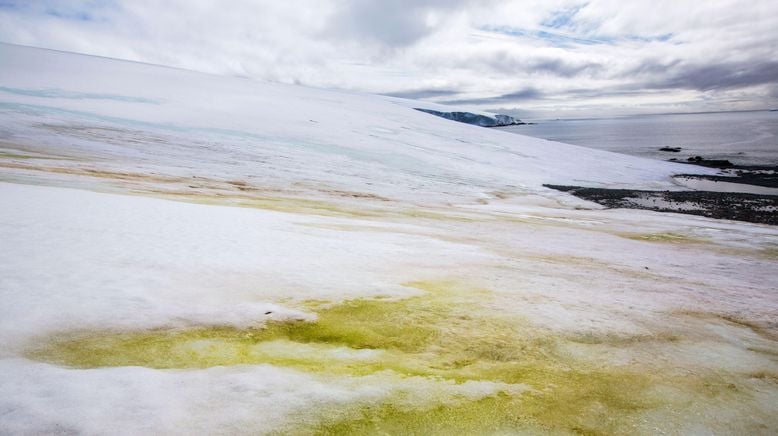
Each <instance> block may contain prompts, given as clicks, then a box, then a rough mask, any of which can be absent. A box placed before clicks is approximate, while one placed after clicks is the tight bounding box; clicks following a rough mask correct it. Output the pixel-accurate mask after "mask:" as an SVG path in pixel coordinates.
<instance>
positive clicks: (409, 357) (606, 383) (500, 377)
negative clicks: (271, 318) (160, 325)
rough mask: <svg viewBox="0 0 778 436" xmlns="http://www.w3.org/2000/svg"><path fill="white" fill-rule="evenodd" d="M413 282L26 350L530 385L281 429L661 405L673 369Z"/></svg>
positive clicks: (559, 428) (530, 421)
mask: <svg viewBox="0 0 778 436" xmlns="http://www.w3.org/2000/svg"><path fill="white" fill-rule="evenodd" d="M408 285H410V286H414V287H417V288H419V289H422V290H423V291H425V292H424V293H423V294H421V295H419V296H414V297H411V298H406V299H402V300H387V299H357V300H349V301H345V302H342V303H339V304H332V305H324V304H321V303H313V302H312V303H310V305H309V308H311V309H314V310H315V311H316V312H317V320H316V321H314V322H309V321H290V322H270V323H268V324H266V325H265V326H264V327H262V328H249V329H237V328H231V327H207V328H206V327H204V328H196V329H174V330H152V331H144V332H105V333H83V334H78V333H73V334H68V335H64V336H60V337H58V338H56V339H53V340H51V341H50V342H48V343H47V344H45V345H44V346H43V347H39V348H36V349H32V350H30V351H29V352H28V353H27V357H30V358H32V359H36V360H41V361H47V362H51V363H56V364H60V365H65V366H70V367H78V368H95V367H105V366H131V365H132V366H145V367H151V368H161V369H172V368H205V367H211V366H219V365H238V364H262V363H267V364H273V365H278V366H284V367H291V368H295V369H299V370H303V371H307V372H312V373H317V374H327V375H345V376H367V375H371V374H377V373H379V372H380V373H390V374H395V375H396V376H397V377H401V378H402V377H410V376H423V377H428V378H429V379H431V380H448V381H453V382H455V383H464V382H467V381H492V382H499V383H503V384H509V385H516V386H523V387H526V389H518V390H516V392H519V391H524V392H523V393H521V394H518V393H513V394H509V393H505V392H503V393H500V394H495V395H492V396H487V397H485V398H480V399H476V400H473V399H460V400H458V401H454V402H452V403H446V404H440V403H436V402H434V401H433V402H431V404H426V405H414V406H413V407H411V406H407V405H405V406H403V405H402V404H401V402H399V403H398V402H395V401H392V399H391V397H390V398H389V400H387V401H386V402H385V403H383V404H381V405H377V406H372V407H367V406H365V407H364V408H363V409H360V410H358V411H357V413H356V414H355V413H353V411H352V413H348V414H345V415H344V414H339V413H338V411H334V412H333V413H332V414H330V415H329V417H325V418H322V419H321V421H320V422H319V423H318V424H306V425H307V427H305V426H301V427H300V428H291V429H286V430H288V431H291V432H300V433H319V434H365V433H385V434H451V433H454V432H458V433H464V434H490V433H505V432H511V433H514V432H518V431H524V430H527V429H529V430H528V431H530V432H538V431H548V432H563V433H570V432H572V433H580V434H608V433H623V432H628V431H630V429H632V428H633V426H634V425H636V422H637V420H639V419H640V417H641V414H642V413H643V412H645V411H648V410H651V409H654V408H656V407H659V406H661V404H662V400H661V399H660V398H658V397H657V396H656V395H652V394H651V388H652V386H654V385H655V384H656V383H668V382H669V380H670V379H669V378H667V377H664V376H662V375H661V374H656V373H653V374H650V373H644V372H641V371H640V370H639V369H636V368H630V367H627V366H602V365H594V364H592V363H591V362H588V363H587V362H583V361H580V360H577V359H575V358H573V357H571V356H570V355H569V354H567V353H566V352H565V351H564V350H563V348H564V347H561V346H560V345H561V344H562V342H563V341H569V339H565V338H562V337H558V336H553V335H550V334H549V333H548V332H544V331H540V330H537V329H533V328H531V327H530V326H529V325H528V324H527V323H525V322H523V321H522V320H521V319H517V318H515V317H511V316H501V315H498V314H496V313H492V312H487V311H486V309H484V306H483V305H481V304H479V303H481V302H483V301H488V299H489V295H490V294H489V293H488V292H486V291H483V290H478V289H468V288H462V287H459V286H457V285H456V284H454V283H451V282H415V283H410V284H408ZM685 386H692V385H689V384H688V383H686V384H685ZM690 389H693V388H690ZM706 389H707V388H706ZM706 393H707V392H706ZM708 394H709V393H708ZM306 422H309V421H306Z"/></svg>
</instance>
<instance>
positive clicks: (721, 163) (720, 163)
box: [686, 156, 735, 168]
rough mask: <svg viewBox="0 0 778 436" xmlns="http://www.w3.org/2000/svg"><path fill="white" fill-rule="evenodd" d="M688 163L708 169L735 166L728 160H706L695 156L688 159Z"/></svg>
mask: <svg viewBox="0 0 778 436" xmlns="http://www.w3.org/2000/svg"><path fill="white" fill-rule="evenodd" d="M686 161H687V162H688V163H691V164H694V165H700V166H703V167H708V168H732V167H734V166H735V165H734V164H733V163H732V162H730V161H728V160H726V159H705V158H703V157H702V156H694V157H690V158H688V159H686Z"/></svg>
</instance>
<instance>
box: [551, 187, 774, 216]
mask: <svg viewBox="0 0 778 436" xmlns="http://www.w3.org/2000/svg"><path fill="white" fill-rule="evenodd" d="M544 186H546V187H547V188H551V189H556V190H557V191H562V192H568V193H570V194H572V195H575V196H576V197H578V198H582V199H584V200H588V201H593V202H595V203H597V204H600V205H603V206H605V207H608V208H626V209H644V210H653V211H656V212H675V213H684V214H690V215H700V216H706V217H709V218H719V219H729V220H737V221H747V222H751V223H758V224H770V225H778V195H760V194H749V193H742V192H715V191H643V190H634V189H605V188H586V187H582V186H564V185H544Z"/></svg>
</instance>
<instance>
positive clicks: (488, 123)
mask: <svg viewBox="0 0 778 436" xmlns="http://www.w3.org/2000/svg"><path fill="white" fill-rule="evenodd" d="M414 109H416V110H417V111H422V112H426V113H428V114H432V115H436V116H439V117H442V118H445V119H447V120H452V121H459V122H460V123H467V124H474V125H476V126H481V127H501V126H513V125H517V124H526V123H525V122H523V121H521V120H517V119H516V118H513V117H512V116H510V115H483V114H474V113H472V112H440V111H436V110H432V109H422V108H418V107H417V108H414Z"/></svg>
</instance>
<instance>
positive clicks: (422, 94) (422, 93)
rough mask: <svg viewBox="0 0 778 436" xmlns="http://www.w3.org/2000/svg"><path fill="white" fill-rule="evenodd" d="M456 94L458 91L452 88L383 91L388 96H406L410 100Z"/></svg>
mask: <svg viewBox="0 0 778 436" xmlns="http://www.w3.org/2000/svg"><path fill="white" fill-rule="evenodd" d="M456 94H459V91H456V90H453V89H413V90H408V91H398V92H386V93H383V95H388V96H390V97H399V98H408V99H411V100H419V99H425V98H434V97H448V96H451V95H456Z"/></svg>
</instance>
